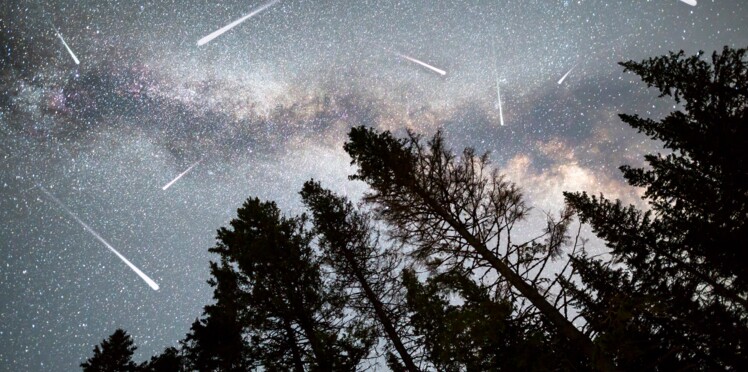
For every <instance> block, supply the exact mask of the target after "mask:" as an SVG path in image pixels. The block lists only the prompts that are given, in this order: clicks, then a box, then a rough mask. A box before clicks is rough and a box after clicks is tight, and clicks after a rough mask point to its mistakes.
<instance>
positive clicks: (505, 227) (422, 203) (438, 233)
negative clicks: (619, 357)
mask: <svg viewBox="0 0 748 372" xmlns="http://www.w3.org/2000/svg"><path fill="white" fill-rule="evenodd" d="M344 148H345V150H346V151H347V152H348V154H349V155H350V156H351V158H352V159H353V161H352V163H353V164H355V165H357V166H358V170H357V173H356V174H355V175H353V176H351V179H354V180H361V181H364V182H366V183H367V184H368V185H369V187H371V189H372V192H370V193H369V194H367V195H366V196H365V197H364V200H366V201H367V202H369V203H371V204H373V205H375V211H376V213H377V215H378V217H380V218H381V219H382V220H384V221H386V222H387V223H388V224H389V225H390V226H391V227H392V235H393V236H394V237H396V238H398V239H399V240H401V241H402V242H404V243H407V244H412V245H415V246H416V247H417V248H416V252H415V256H416V257H418V258H420V260H421V261H429V262H430V263H432V264H435V265H436V266H440V267H446V268H466V269H468V270H469V271H470V272H476V271H477V272H480V271H491V272H493V273H495V274H497V275H498V277H499V278H500V279H501V280H503V282H502V283H503V284H504V285H505V286H507V287H508V291H506V295H507V296H508V297H507V298H508V299H510V300H512V301H513V302H515V301H516V302H520V301H525V300H526V301H527V302H529V303H530V304H531V305H532V306H531V307H532V309H533V310H535V311H537V312H539V313H540V314H541V318H540V319H542V320H543V321H544V322H545V324H546V325H547V328H546V329H547V330H548V331H549V332H553V333H555V334H558V335H560V336H561V337H563V338H565V339H566V341H567V342H568V343H569V344H570V348H571V351H572V353H575V354H576V355H577V356H578V360H579V363H581V364H588V363H589V364H590V365H592V366H594V367H595V368H597V369H600V370H612V369H614V368H615V366H614V364H613V362H612V360H611V359H609V358H608V356H606V355H605V354H604V353H602V351H601V350H600V349H599V348H598V347H597V346H596V345H595V344H594V343H593V341H592V340H591V338H590V337H589V336H588V335H585V334H584V333H582V332H581V331H580V330H579V329H577V328H576V326H575V325H574V324H572V322H571V321H570V320H569V319H568V318H567V317H566V316H565V314H564V313H562V312H561V311H560V310H559V308H557V307H556V306H555V304H554V303H552V302H551V301H550V300H549V299H548V298H546V296H545V294H546V293H547V289H546V290H543V289H542V288H541V286H540V284H541V282H542V280H539V279H538V276H536V275H535V276H533V274H532V273H533V271H534V270H537V269H538V267H541V269H540V271H542V267H544V266H545V263H547V262H548V260H549V259H551V258H552V257H553V256H554V255H555V254H556V253H557V250H558V248H559V247H560V245H561V244H562V242H563V241H564V240H565V239H564V238H565V236H566V233H565V230H566V229H565V227H566V226H568V221H569V219H568V217H569V216H568V214H564V216H562V221H561V222H560V223H557V224H551V225H552V227H553V228H551V229H549V231H547V234H546V236H547V244H537V242H527V244H516V243H514V242H512V241H511V229H512V227H513V226H514V225H515V224H516V223H518V222H519V221H521V220H522V219H523V218H524V217H525V216H526V214H527V207H525V205H524V202H523V201H522V195H521V193H520V192H519V190H518V189H517V188H516V187H515V186H514V185H513V184H511V183H509V182H506V181H504V179H503V177H502V176H500V175H499V174H498V173H497V172H495V171H493V172H492V171H491V170H490V168H489V167H488V163H489V162H488V156H487V155H483V156H476V155H475V153H474V151H473V150H472V149H466V150H465V151H464V152H463V154H462V156H461V157H460V158H457V157H456V156H455V155H454V154H453V153H452V152H451V151H450V150H449V149H447V148H446V147H445V145H444V140H443V138H442V136H441V133H437V134H436V135H435V136H434V137H433V138H432V139H431V140H430V141H428V142H427V143H426V144H424V143H423V141H421V139H420V137H419V136H417V135H415V134H413V133H411V132H409V136H408V137H407V138H404V139H397V138H395V137H394V136H393V135H392V134H391V133H390V132H389V131H385V132H377V131H375V130H373V129H368V128H365V127H356V128H353V129H352V130H351V132H350V134H349V141H348V142H346V144H345V145H344ZM546 284H547V283H546ZM552 284H553V283H551V284H550V285H552ZM550 285H549V286H550ZM498 286H499V285H498V284H497V285H496V287H498ZM546 288H548V287H546Z"/></svg>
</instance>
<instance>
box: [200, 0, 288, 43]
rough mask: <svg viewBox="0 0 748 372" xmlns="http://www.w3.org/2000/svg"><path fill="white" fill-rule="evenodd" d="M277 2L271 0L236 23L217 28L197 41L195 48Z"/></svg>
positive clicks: (276, 0)
mask: <svg viewBox="0 0 748 372" xmlns="http://www.w3.org/2000/svg"><path fill="white" fill-rule="evenodd" d="M279 1H280V0H273V1H271V2H269V3H266V4H265V5H263V6H261V7H259V8H257V9H255V10H253V11H252V13H249V14H247V15H245V16H244V17H241V18H239V19H237V20H236V21H234V22H231V23H229V24H227V25H226V26H223V27H221V28H219V29H218V30H216V31H213V32H212V33H211V34H210V35H208V36H206V37H204V38H202V39H200V40H198V41H197V46H201V45H205V44H207V43H209V42H210V41H211V40H213V39H215V38H217V37H219V36H221V35H222V34H223V33H224V32H226V31H228V30H230V29H232V28H234V27H236V26H237V25H239V24H240V23H242V22H244V21H246V20H248V19H250V18H252V17H254V16H255V15H256V14H257V13H260V12H262V11H263V10H265V9H267V8H269V7H271V6H273V5H275V4H276V3H277V2H279Z"/></svg>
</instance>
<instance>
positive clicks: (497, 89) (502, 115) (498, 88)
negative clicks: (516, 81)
mask: <svg viewBox="0 0 748 372" xmlns="http://www.w3.org/2000/svg"><path fill="white" fill-rule="evenodd" d="M496 97H497V98H498V101H499V122H500V123H501V126H502V127H503V126H504V112H503V111H502V110H501V88H500V87H499V78H498V77H497V78H496Z"/></svg>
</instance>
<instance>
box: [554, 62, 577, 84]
mask: <svg viewBox="0 0 748 372" xmlns="http://www.w3.org/2000/svg"><path fill="white" fill-rule="evenodd" d="M575 67H577V65H574V66H571V68H570V69H569V71H566V73H565V74H564V76H561V79H558V85H561V83H563V82H564V80H566V77H567V76H569V74H571V72H572V71H573V70H574V68H575Z"/></svg>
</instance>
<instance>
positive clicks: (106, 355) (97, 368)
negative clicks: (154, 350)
mask: <svg viewBox="0 0 748 372" xmlns="http://www.w3.org/2000/svg"><path fill="white" fill-rule="evenodd" d="M136 349H137V347H136V346H135V345H134V343H133V341H132V338H130V335H128V334H127V332H125V331H124V330H122V329H117V330H116V331H114V333H112V334H111V335H110V336H109V338H107V339H106V340H102V341H101V346H99V345H96V346H95V347H94V355H93V356H92V357H91V358H88V360H86V361H85V362H83V363H81V365H80V366H81V367H82V368H83V371H84V372H132V371H136V370H137V366H136V365H135V362H133V361H132V355H133V353H134V352H135V350H136Z"/></svg>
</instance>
